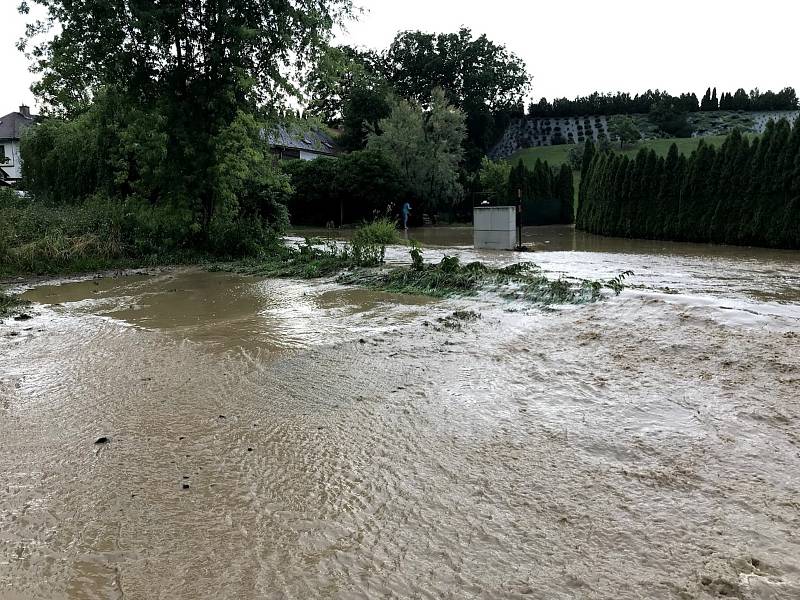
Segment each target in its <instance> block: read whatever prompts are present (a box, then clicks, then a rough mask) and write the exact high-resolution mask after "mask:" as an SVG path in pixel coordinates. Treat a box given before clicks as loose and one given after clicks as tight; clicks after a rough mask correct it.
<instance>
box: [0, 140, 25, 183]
mask: <svg viewBox="0 0 800 600" xmlns="http://www.w3.org/2000/svg"><path fill="white" fill-rule="evenodd" d="M0 146H2V147H3V148H2V153H0V168H2V169H3V171H5V172H6V174H8V177H9V178H10V179H19V178H20V177H22V161H21V160H20V157H19V141H18V140H0ZM2 154H5V158H6V162H3V156H2Z"/></svg>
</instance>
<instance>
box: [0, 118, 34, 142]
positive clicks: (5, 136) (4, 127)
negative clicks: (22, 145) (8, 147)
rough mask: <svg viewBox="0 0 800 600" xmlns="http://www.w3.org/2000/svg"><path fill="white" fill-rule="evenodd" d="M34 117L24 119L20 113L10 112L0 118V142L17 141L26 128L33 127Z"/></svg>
mask: <svg viewBox="0 0 800 600" xmlns="http://www.w3.org/2000/svg"><path fill="white" fill-rule="evenodd" d="M35 122H36V117H26V116H25V115H23V114H22V113H20V112H12V113H8V114H7V115H5V116H3V117H0V140H18V139H20V137H22V132H23V131H24V130H25V128H26V127H29V126H31V125H33V124H34V123H35Z"/></svg>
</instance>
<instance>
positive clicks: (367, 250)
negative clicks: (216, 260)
mask: <svg viewBox="0 0 800 600" xmlns="http://www.w3.org/2000/svg"><path fill="white" fill-rule="evenodd" d="M397 240H398V236H397V231H396V229H395V226H394V223H393V222H392V221H389V220H388V219H381V220H378V221H375V222H373V223H367V224H365V225H362V226H361V227H359V228H358V229H357V230H356V231H355V233H354V234H353V238H352V239H351V240H350V242H349V243H347V244H340V243H337V242H336V241H335V240H327V241H325V240H321V239H319V238H306V239H305V241H304V242H303V243H302V244H300V245H299V246H296V247H284V246H279V247H276V248H274V249H273V251H272V252H270V253H269V254H267V255H265V256H264V257H263V258H260V259H256V260H246V261H240V262H237V263H235V264H234V265H214V266H212V267H211V269H212V270H234V271H236V272H238V273H243V274H247V275H262V276H264V277H295V278H298V279H317V278H320V277H332V276H334V275H337V274H339V273H341V272H342V271H344V270H347V269H354V268H367V267H379V266H380V265H382V264H383V263H384V261H385V259H386V245H387V244H389V243H392V242H395V241H397Z"/></svg>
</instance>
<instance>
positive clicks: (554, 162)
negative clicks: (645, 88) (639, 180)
mask: <svg viewBox="0 0 800 600" xmlns="http://www.w3.org/2000/svg"><path fill="white" fill-rule="evenodd" d="M701 139H702V140H704V141H705V142H706V143H707V144H711V145H714V146H719V145H720V144H721V143H722V141H723V140H724V139H725V136H724V135H718V136H709V137H704V138H667V139H656V140H645V141H642V142H639V143H638V144H636V145H635V146H630V147H626V148H625V149H624V150H622V151H621V153H622V154H627V155H628V156H630V157H634V156H636V153H637V152H639V150H640V149H642V148H648V149H651V148H652V149H653V150H655V152H656V154H658V155H659V156H666V155H667V152H669V147H670V146H671V145H672V144H673V143H674V144H677V146H678V150H680V151H681V153H683V154H686V155H689V154H691V153H692V151H693V150H694V149H695V148H697V145H698V144H699V143H700V140H701ZM574 147H575V146H573V145H563V146H542V147H539V148H525V149H524V150H519V151H517V152H515V153H514V155H513V156H511V158H509V159H508V160H510V161H511V162H512V163H514V164H516V163H517V161H518V160H519V159H520V158H521V159H522V162H524V163H525V165H527V166H529V167H532V166H533V164H534V163H535V162H536V159H537V158H540V159H542V160H546V161H547V162H548V163H550V165H551V166H558V165H560V164H561V163H565V162H567V153H568V152H569V150H570V148H574ZM615 150H616V151H617V152H620V150H619V146H616V147H615Z"/></svg>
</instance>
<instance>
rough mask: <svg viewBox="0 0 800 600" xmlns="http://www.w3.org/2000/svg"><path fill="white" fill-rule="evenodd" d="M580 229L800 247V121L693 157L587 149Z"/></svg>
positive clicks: (702, 148) (736, 136)
mask: <svg viewBox="0 0 800 600" xmlns="http://www.w3.org/2000/svg"><path fill="white" fill-rule="evenodd" d="M577 226H578V227H579V228H580V229H584V230H586V231H589V232H591V233H596V234H601V235H613V236H621V237H632V238H647V239H664V240H675V241H692V242H713V243H726V244H739V245H757V246H771V247H782V248H800V120H798V122H796V123H795V127H794V128H793V129H792V127H791V126H790V125H789V123H788V122H787V121H786V120H781V121H779V122H778V123H775V122H770V123H769V124H768V126H767V128H766V131H765V132H764V134H763V135H762V136H760V137H757V138H753V139H752V140H751V139H749V138H747V137H745V136H743V135H742V134H741V133H740V132H739V131H734V132H733V133H732V134H730V135H729V136H728V137H727V138H726V140H725V141H724V143H723V144H722V145H721V146H720V147H719V148H718V149H717V148H714V147H713V146H709V145H707V144H705V143H703V142H702V141H701V143H700V145H699V146H698V148H697V150H696V151H695V152H693V153H692V155H691V156H690V157H688V158H687V157H686V156H684V155H682V154H680V153H679V151H678V148H677V146H675V145H674V144H673V146H672V147H671V148H670V150H669V153H668V154H667V157H666V158H663V157H662V158H659V157H657V156H656V154H655V153H654V152H653V151H652V150H649V151H648V150H645V149H642V150H641V151H640V152H639V154H638V155H637V156H636V158H635V159H633V160H631V159H629V158H628V157H627V156H622V155H619V154H615V153H611V152H598V151H596V150H595V149H594V147H593V146H592V145H591V144H587V146H586V150H585V153H584V157H583V166H582V180H581V184H580V189H579V194H578V213H577Z"/></svg>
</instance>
